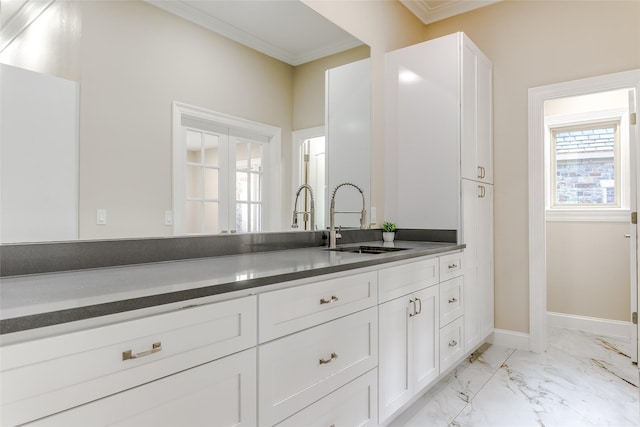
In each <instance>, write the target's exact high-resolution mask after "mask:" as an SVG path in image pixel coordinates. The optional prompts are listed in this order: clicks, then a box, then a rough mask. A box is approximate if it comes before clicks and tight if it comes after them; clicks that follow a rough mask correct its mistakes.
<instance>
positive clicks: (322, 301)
mask: <svg viewBox="0 0 640 427" xmlns="http://www.w3.org/2000/svg"><path fill="white" fill-rule="evenodd" d="M336 301H338V297H337V296H335V295H331V299H324V298H322V299H321V300H320V304H331V303H332V302H336Z"/></svg>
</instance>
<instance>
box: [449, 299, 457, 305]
mask: <svg viewBox="0 0 640 427" xmlns="http://www.w3.org/2000/svg"><path fill="white" fill-rule="evenodd" d="M454 302H458V298H456V297H453V298H449V304H453V303H454Z"/></svg>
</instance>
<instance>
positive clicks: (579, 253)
mask: <svg viewBox="0 0 640 427" xmlns="http://www.w3.org/2000/svg"><path fill="white" fill-rule="evenodd" d="M628 232H629V225H628V224H626V223H624V222H547V310H548V311H552V312H556V313H564V314H574V315H579V316H589V317H597V318H602V319H610V320H621V321H629V320H631V318H630V316H629V313H630V310H629V308H630V304H631V302H630V292H631V291H630V283H631V282H630V278H629V240H628V239H625V238H624V234H625V233H628Z"/></svg>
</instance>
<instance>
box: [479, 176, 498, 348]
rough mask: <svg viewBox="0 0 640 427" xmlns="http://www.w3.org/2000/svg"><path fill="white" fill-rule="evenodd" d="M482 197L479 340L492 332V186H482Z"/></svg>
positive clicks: (480, 219)
mask: <svg viewBox="0 0 640 427" xmlns="http://www.w3.org/2000/svg"><path fill="white" fill-rule="evenodd" d="M482 194H483V197H481V198H479V199H478V202H479V205H478V228H477V236H478V246H477V247H478V251H477V261H476V262H477V280H478V290H479V293H480V298H479V299H480V328H481V331H480V332H481V338H482V339H485V338H486V337H487V336H489V334H491V332H493V319H494V314H493V310H494V284H493V185H484V191H483V193H482Z"/></svg>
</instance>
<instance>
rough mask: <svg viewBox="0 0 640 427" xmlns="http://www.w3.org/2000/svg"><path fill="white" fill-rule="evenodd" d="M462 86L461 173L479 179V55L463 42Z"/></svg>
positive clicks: (465, 176) (469, 177) (464, 176)
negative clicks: (477, 88)
mask: <svg viewBox="0 0 640 427" xmlns="http://www.w3.org/2000/svg"><path fill="white" fill-rule="evenodd" d="M461 67H462V69H461V76H460V84H461V86H462V88H461V98H462V99H461V108H462V111H461V126H460V138H461V141H460V143H461V152H460V155H461V159H460V160H461V171H460V172H461V174H462V178H466V179H472V180H479V179H480V177H481V176H482V173H481V169H480V167H479V165H478V132H477V127H478V116H477V91H476V82H477V69H478V66H477V55H476V52H475V51H474V49H473V46H472V45H470V44H469V43H463V44H462V64H461Z"/></svg>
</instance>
